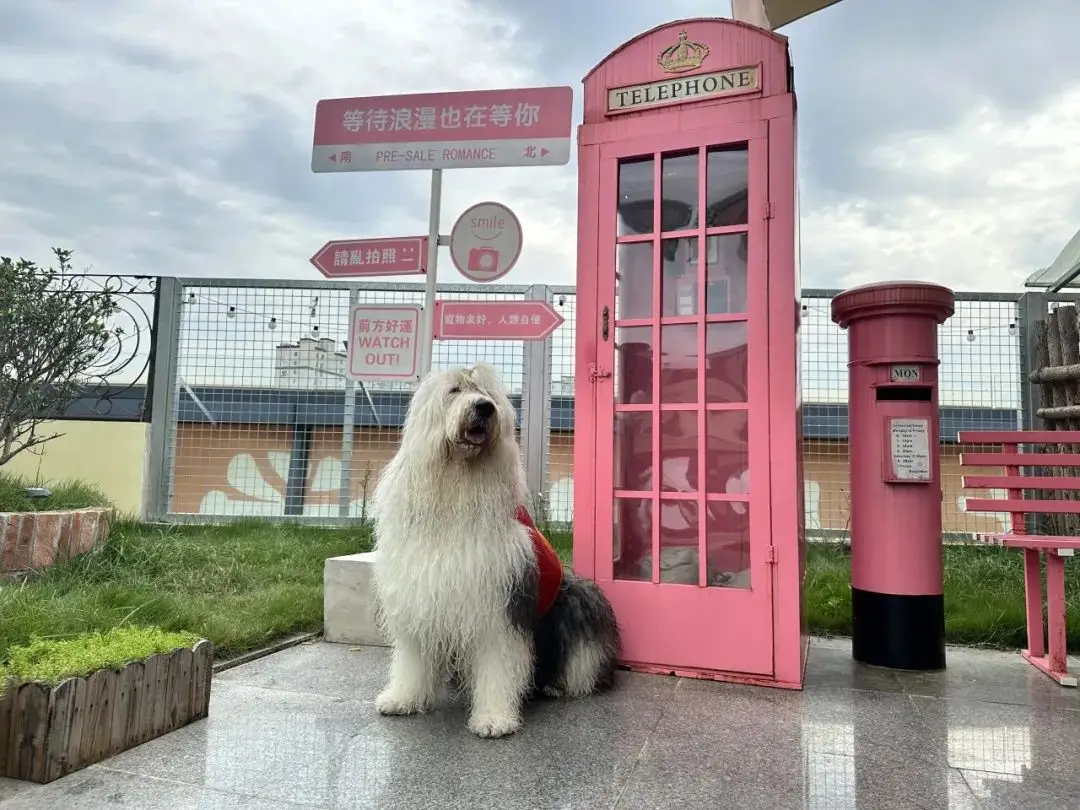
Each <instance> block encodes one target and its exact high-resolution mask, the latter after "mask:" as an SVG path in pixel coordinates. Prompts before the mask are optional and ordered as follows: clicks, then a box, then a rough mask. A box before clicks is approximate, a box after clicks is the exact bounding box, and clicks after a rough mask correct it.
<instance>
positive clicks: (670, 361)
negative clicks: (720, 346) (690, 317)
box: [660, 323, 698, 402]
mask: <svg viewBox="0 0 1080 810" xmlns="http://www.w3.org/2000/svg"><path fill="white" fill-rule="evenodd" d="M697 334H698V327H697V324H692V323H688V324H671V325H668V326H662V327H660V335H661V336H660V400H661V402H697V366H698V362H697V359H698V345H697Z"/></svg>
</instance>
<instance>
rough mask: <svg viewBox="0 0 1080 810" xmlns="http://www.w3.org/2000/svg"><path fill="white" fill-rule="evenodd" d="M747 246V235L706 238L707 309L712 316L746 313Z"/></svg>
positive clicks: (733, 234)
mask: <svg viewBox="0 0 1080 810" xmlns="http://www.w3.org/2000/svg"><path fill="white" fill-rule="evenodd" d="M748 244H749V237H748V235H747V234H745V233H725V234H721V235H718V236H708V237H706V238H705V306H706V312H708V313H709V314H710V315H728V314H732V313H737V312H746V275H747V273H746V257H747V246H748Z"/></svg>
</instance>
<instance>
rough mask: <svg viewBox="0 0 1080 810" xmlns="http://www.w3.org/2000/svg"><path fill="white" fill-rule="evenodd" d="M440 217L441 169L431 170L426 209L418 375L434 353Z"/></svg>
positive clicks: (427, 368)
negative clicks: (425, 273)
mask: <svg viewBox="0 0 1080 810" xmlns="http://www.w3.org/2000/svg"><path fill="white" fill-rule="evenodd" d="M441 218H442V169H432V170H431V208H430V209H429V211H428V243H427V277H426V278H425V279H424V282H425V286H424V345H423V353H422V354H421V355H420V357H421V360H420V376H421V377H424V376H426V375H427V373H428V372H429V371H431V363H432V359H433V357H434V354H435V293H436V292H437V291H438V283H439V276H438V272H437V270H438V265H439V225H440V220H441Z"/></svg>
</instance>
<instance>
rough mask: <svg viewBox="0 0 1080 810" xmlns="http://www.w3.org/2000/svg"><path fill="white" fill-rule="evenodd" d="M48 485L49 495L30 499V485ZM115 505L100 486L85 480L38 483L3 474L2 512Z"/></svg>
mask: <svg viewBox="0 0 1080 810" xmlns="http://www.w3.org/2000/svg"><path fill="white" fill-rule="evenodd" d="M30 486H44V487H46V488H47V489H48V490H49V491H50V493H51V494H50V495H49V496H48V497H47V498H28V497H26V488H27V487H30ZM89 506H112V504H111V503H110V502H109V499H108V497H106V495H105V493H104V492H102V491H101V490H100V489H99V488H98V487H96V486H94V485H93V484H88V483H86V482H85V481H56V482H53V481H47V482H44V483H41V484H38V483H36V482H34V481H31V480H30V479H27V478H21V477H18V476H14V475H8V474H6V473H0V512H42V511H46V510H49V509H85V508H87V507H89Z"/></svg>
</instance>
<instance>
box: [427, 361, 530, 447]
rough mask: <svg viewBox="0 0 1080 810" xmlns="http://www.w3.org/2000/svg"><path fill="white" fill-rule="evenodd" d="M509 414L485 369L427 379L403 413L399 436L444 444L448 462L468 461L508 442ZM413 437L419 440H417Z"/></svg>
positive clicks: (454, 371) (505, 399) (506, 403)
mask: <svg viewBox="0 0 1080 810" xmlns="http://www.w3.org/2000/svg"><path fill="white" fill-rule="evenodd" d="M513 431H514V409H513V406H512V405H511V404H510V399H509V397H508V396H507V394H506V391H505V390H504V389H503V386H502V382H501V381H500V380H499V376H498V374H497V373H496V371H495V369H494V368H493V367H491V366H489V365H487V364H486V363H480V364H477V365H475V366H473V367H472V368H465V369H450V370H448V371H439V372H435V373H433V374H430V375H429V376H428V377H427V378H426V379H425V380H424V382H423V383H421V384H420V388H419V389H417V392H416V394H415V396H414V397H413V400H412V404H411V405H410V407H409V418H407V419H406V425H405V432H406V434H407V435H410V434H411V437H412V438H414V439H415V438H419V437H420V436H423V437H426V439H427V440H434V441H438V442H443V443H445V446H446V447H447V448H448V450H449V455H450V457H451V458H453V459H459V460H462V461H470V460H473V459H477V458H480V457H482V456H484V455H486V454H488V453H489V452H490V451H491V450H492V449H493V448H495V447H496V446H497V445H498V444H499V442H501V441H505V440H506V439H507V438H508V437H509V439H510V440H511V441H512V440H513ZM418 434H419V436H418Z"/></svg>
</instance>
